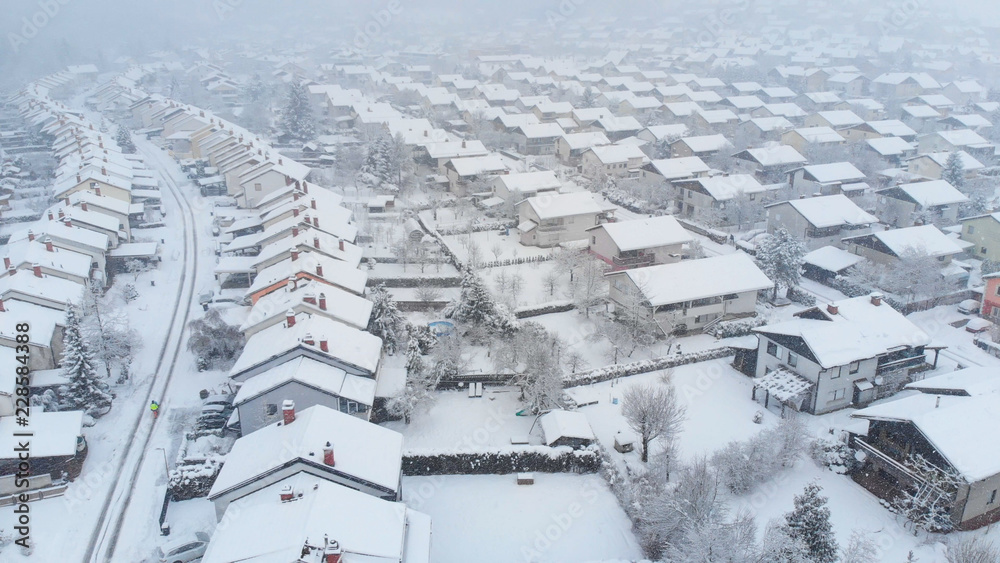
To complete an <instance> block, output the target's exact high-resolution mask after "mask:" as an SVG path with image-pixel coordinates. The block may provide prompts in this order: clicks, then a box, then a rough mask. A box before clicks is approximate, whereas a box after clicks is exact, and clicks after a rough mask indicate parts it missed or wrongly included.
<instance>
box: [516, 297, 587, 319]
mask: <svg viewBox="0 0 1000 563" xmlns="http://www.w3.org/2000/svg"><path fill="white" fill-rule="evenodd" d="M575 308H576V305H574V304H573V302H571V301H559V302H555V303H546V304H544V305H541V306H539V307H521V308H519V309H517V310H516V311H514V316H516V317H517V318H519V319H528V318H531V317H538V316H541V315H548V314H549V313H565V312H566V311H572V310H573V309H575Z"/></svg>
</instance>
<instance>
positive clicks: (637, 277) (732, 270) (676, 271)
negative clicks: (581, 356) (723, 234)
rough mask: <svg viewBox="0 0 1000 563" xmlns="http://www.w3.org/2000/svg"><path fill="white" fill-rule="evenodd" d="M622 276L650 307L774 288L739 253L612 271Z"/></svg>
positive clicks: (757, 269) (762, 274)
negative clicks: (637, 289) (637, 290)
mask: <svg viewBox="0 0 1000 563" xmlns="http://www.w3.org/2000/svg"><path fill="white" fill-rule="evenodd" d="M610 275H612V276H616V275H625V276H628V278H629V279H630V280H631V281H632V283H634V284H635V285H636V287H638V288H639V290H640V291H641V292H642V294H643V296H644V297H645V298H646V300H648V301H649V303H650V305H652V306H653V307H659V306H661V305H668V304H671V303H683V302H685V301H693V300H695V299H703V298H707V297H718V296H721V295H729V294H731V293H743V292H747V291H759V290H762V289H770V288H772V287H774V283H773V282H772V281H771V280H770V279H768V277H767V276H766V275H764V272H761V271H760V268H758V267H757V265H756V264H754V262H753V260H752V259H751V258H750V257H749V256H747V255H746V254H744V253H742V252H734V253H732V254H723V255H722V256H713V257H711V258H702V259H699V260H685V261H683V262H676V263H674V264H661V265H658V266H649V267H646V268H635V269H632V270H625V271H624V272H615V273H614V274H610Z"/></svg>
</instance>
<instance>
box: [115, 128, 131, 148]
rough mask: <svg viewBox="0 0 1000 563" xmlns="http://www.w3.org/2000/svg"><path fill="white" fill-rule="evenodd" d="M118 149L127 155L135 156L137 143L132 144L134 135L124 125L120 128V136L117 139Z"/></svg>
mask: <svg viewBox="0 0 1000 563" xmlns="http://www.w3.org/2000/svg"><path fill="white" fill-rule="evenodd" d="M115 142H116V143H118V148H120V149H121V150H122V152H123V153H125V154H135V143H133V142H132V135H131V134H130V133H129V132H128V129H126V128H125V127H124V126H123V125H119V126H118V134H117V136H116V138H115Z"/></svg>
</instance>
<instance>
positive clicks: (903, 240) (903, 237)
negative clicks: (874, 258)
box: [844, 225, 964, 256]
mask: <svg viewBox="0 0 1000 563" xmlns="http://www.w3.org/2000/svg"><path fill="white" fill-rule="evenodd" d="M870 236H873V237H875V238H877V239H878V240H879V241H881V242H882V243H883V244H885V246H886V247H888V248H889V250H890V251H892V253H893V254H895V255H896V256H903V255H905V254H906V253H907V252H919V253H921V254H926V255H927V256H949V255H953V254H958V253H960V252H962V251H963V250H964V249H963V247H962V245H960V244H959V243H958V242H957V241H956V240H955V239H953V238H951V237H949V236H948V235H946V234H944V233H942V232H941V231H940V230H938V228H937V227H935V226H934V225H918V226H916V227H906V228H903V229H892V230H889V231H881V232H877V233H872V234H871V235H870ZM851 238H854V237H851ZM844 240H845V241H846V240H850V239H844Z"/></svg>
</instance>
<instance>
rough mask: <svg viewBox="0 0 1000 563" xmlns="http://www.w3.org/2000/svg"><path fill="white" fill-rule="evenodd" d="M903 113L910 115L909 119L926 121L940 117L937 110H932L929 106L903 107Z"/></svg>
mask: <svg viewBox="0 0 1000 563" xmlns="http://www.w3.org/2000/svg"><path fill="white" fill-rule="evenodd" d="M903 111H904V112H905V113H906V114H908V115H910V116H911V117H916V118H918V119H926V118H931V117H941V114H940V113H938V110H936V109H934V108H932V107H931V106H927V105H923V104H917V105H912V106H903Z"/></svg>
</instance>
